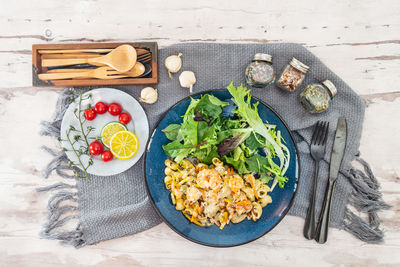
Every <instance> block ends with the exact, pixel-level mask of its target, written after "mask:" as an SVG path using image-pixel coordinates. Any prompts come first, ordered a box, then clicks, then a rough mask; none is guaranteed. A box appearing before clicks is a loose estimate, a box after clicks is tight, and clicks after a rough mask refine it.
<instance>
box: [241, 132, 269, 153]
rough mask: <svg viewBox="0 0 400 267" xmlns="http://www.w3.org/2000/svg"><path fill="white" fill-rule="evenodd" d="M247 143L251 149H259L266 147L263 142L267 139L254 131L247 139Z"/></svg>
mask: <svg viewBox="0 0 400 267" xmlns="http://www.w3.org/2000/svg"><path fill="white" fill-rule="evenodd" d="M256 136H257V137H256ZM245 144H246V146H247V147H248V148H250V149H251V150H257V149H259V148H263V147H264V145H263V144H265V139H264V137H262V136H261V135H259V134H257V133H254V132H252V133H251V135H250V136H249V138H247V139H246V142H245Z"/></svg>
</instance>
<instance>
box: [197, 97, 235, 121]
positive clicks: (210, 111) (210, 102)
mask: <svg viewBox="0 0 400 267" xmlns="http://www.w3.org/2000/svg"><path fill="white" fill-rule="evenodd" d="M228 104H229V103H227V102H223V101H221V100H219V99H218V98H216V97H215V96H212V95H209V94H206V95H203V96H202V97H201V99H200V101H199V102H198V103H197V105H196V110H198V112H199V113H200V114H201V115H202V117H203V119H205V120H206V121H209V118H217V117H219V116H220V115H221V113H222V109H223V107H225V106H226V105H228Z"/></svg>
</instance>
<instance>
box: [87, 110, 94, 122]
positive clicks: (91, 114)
mask: <svg viewBox="0 0 400 267" xmlns="http://www.w3.org/2000/svg"><path fill="white" fill-rule="evenodd" d="M85 117H86V119H87V120H88V121H92V120H94V118H96V112H95V111H94V109H92V108H88V109H87V110H85Z"/></svg>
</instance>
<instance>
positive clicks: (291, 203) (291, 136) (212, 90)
mask: <svg viewBox="0 0 400 267" xmlns="http://www.w3.org/2000/svg"><path fill="white" fill-rule="evenodd" d="M213 92H228V93H229V91H228V90H227V89H210V90H206V91H202V92H198V93H196V94H192V95H189V96H186V97H184V98H182V99H181V100H179V101H178V102H176V103H175V104H174V105H172V106H171V107H169V108H168V109H167V110H166V111H165V112H164V113H163V114H162V115H161V116H160V118H159V119H158V120H157V122H156V124H154V126H153V129H152V131H151V134H150V135H149V138H148V140H147V142H146V149H145V151H144V158H143V160H144V162H143V163H144V164H143V173H144V176H143V177H144V182H145V185H146V193H147V196H148V198H149V199H150V203H151V205H152V206H153V208H154V210H155V211H156V213H157V214H158V216H159V217H160V218H161V219H162V221H163V222H164V223H165V224H166V225H168V227H169V228H171V229H172V230H173V231H174V232H176V233H177V234H179V235H180V236H182V237H183V238H185V239H187V240H189V241H192V242H194V243H197V244H200V245H203V246H207V247H214V248H228V247H237V246H241V245H245V244H248V243H250V242H253V241H255V240H257V239H259V238H261V237H263V236H264V235H266V234H267V233H269V232H270V231H272V230H273V229H274V228H275V227H276V226H277V225H278V224H279V223H280V222H281V221H282V220H283V218H285V217H286V215H287V214H288V212H289V210H290V209H291V207H292V206H293V203H294V199H295V198H296V194H297V191H298V188H299V182H300V174H301V160H300V156H299V149H298V147H297V144H296V141H295V139H294V136H293V133H292V131H291V130H290V128H289V127H288V125H287V123H286V121H285V120H283V119H282V117H281V116H280V115H279V114H278V113H277V112H276V111H275V109H273V108H272V107H271V106H270V105H268V104H266V103H265V102H264V101H262V100H261V99H259V98H258V97H255V96H251V97H252V98H253V99H254V100H256V101H259V102H260V103H261V104H263V105H264V106H266V107H267V108H269V109H270V110H271V111H272V112H273V113H274V114H275V115H276V116H277V117H278V118H279V119H280V120H281V122H282V123H283V125H284V126H285V128H286V129H287V130H288V132H289V135H290V138H291V139H292V141H293V144H294V147H295V150H296V156H297V161H298V165H299V166H298V168H297V181H296V187H295V190H294V193H293V196H292V198H291V200H290V202H289V205H288V206H287V209H286V211H285V212H284V213H283V214H282V216H281V217H280V218H279V220H278V221H277V222H276V223H275V224H274V225H273V226H272V227H271V228H270V229H269V230H267V231H265V232H264V233H262V234H261V235H259V236H257V237H254V238H252V239H250V240H247V241H244V242H240V243H236V244H231V245H215V244H211V243H206V242H203V241H199V240H196V239H193V238H191V237H189V236H186V235H184V234H183V233H181V232H180V231H178V230H177V229H176V228H175V227H174V226H173V225H172V224H171V223H170V222H168V221H167V219H165V217H164V216H163V215H162V214H161V212H160V211H159V210H158V208H157V206H156V204H155V203H154V199H153V197H152V196H151V194H150V191H149V185H148V183H147V175H146V159H147V152H148V149H149V144H150V143H151V140H152V138H153V135H154V133H155V130H156V129H157V127H158V125H159V124H160V122H161V120H162V119H164V117H165V116H166V115H167V114H168V112H170V111H171V110H172V109H173V108H175V107H176V106H178V105H179V104H180V103H182V102H184V101H186V100H187V99H189V98H191V97H194V96H198V95H201V94H208V93H213Z"/></svg>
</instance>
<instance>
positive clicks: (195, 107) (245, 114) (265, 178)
mask: <svg viewBox="0 0 400 267" xmlns="http://www.w3.org/2000/svg"><path fill="white" fill-rule="evenodd" d="M227 89H228V91H229V92H230V94H231V95H232V97H233V98H232V101H233V102H234V103H235V105H236V108H235V109H234V110H233V111H232V113H233V114H234V116H230V117H227V116H222V113H223V109H224V107H225V106H228V105H229V103H228V102H223V101H221V100H219V99H218V98H216V97H215V96H213V95H210V94H204V95H203V96H202V97H201V98H200V99H192V100H191V102H190V105H189V107H188V108H187V110H186V113H185V115H184V116H183V122H182V123H181V124H170V125H168V127H166V128H165V129H164V130H163V132H164V133H165V135H166V137H167V138H168V139H169V140H171V142H169V143H168V144H166V145H164V146H163V149H164V151H165V153H166V154H167V155H168V156H169V157H172V158H174V160H175V161H176V162H178V163H179V162H181V161H182V160H183V159H185V158H189V159H191V160H197V161H199V162H202V163H205V164H211V160H212V158H214V157H217V158H219V159H221V160H222V161H223V162H224V163H226V164H228V165H231V166H233V167H234V168H235V170H236V171H237V172H238V173H239V174H241V175H243V174H247V173H253V174H256V177H258V179H259V180H260V181H261V182H262V183H265V184H267V183H269V182H270V181H273V183H272V186H271V189H273V188H274V187H275V186H276V185H277V184H278V185H279V187H281V188H283V187H284V186H285V183H286V182H287V181H288V178H287V177H285V173H286V171H287V169H288V167H289V161H290V153H289V150H288V148H287V147H286V145H285V141H284V140H283V138H282V136H281V133H280V131H279V130H277V129H276V125H272V124H268V123H265V122H263V121H262V119H261V118H260V116H259V114H258V110H257V106H258V104H259V102H257V103H255V104H252V103H251V95H250V90H248V89H247V88H246V87H243V86H242V85H240V86H239V87H235V86H234V85H233V83H231V84H230V85H229V86H228V87H227Z"/></svg>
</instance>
